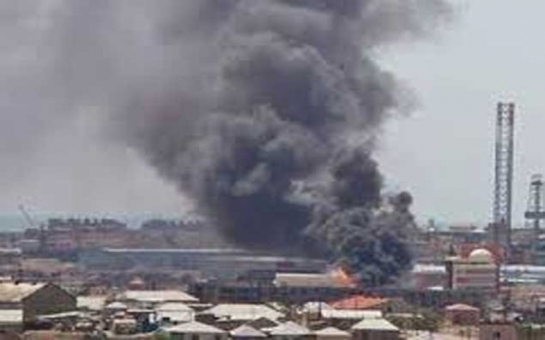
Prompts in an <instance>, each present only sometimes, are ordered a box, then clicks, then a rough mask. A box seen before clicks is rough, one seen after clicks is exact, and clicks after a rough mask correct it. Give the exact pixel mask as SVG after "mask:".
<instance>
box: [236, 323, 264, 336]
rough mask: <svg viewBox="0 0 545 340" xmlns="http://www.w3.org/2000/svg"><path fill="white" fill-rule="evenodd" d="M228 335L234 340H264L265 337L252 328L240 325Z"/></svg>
mask: <svg viewBox="0 0 545 340" xmlns="http://www.w3.org/2000/svg"><path fill="white" fill-rule="evenodd" d="M229 334H230V335H231V336H232V337H234V338H266V337H267V335H266V334H265V333H263V332H260V331H258V330H257V329H255V328H253V327H252V326H248V325H242V326H240V327H237V328H235V329H233V330H232V331H231V332H229Z"/></svg>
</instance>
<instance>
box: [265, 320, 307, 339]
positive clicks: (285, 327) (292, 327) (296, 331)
mask: <svg viewBox="0 0 545 340" xmlns="http://www.w3.org/2000/svg"><path fill="white" fill-rule="evenodd" d="M268 332H269V333H270V334H271V335H280V336H294V335H295V336H303V335H310V334H311V332H310V330H309V329H308V328H306V327H303V326H301V325H298V324H296V323H295V322H293V321H288V322H286V323H283V324H280V325H278V326H276V327H274V328H271V329H269V330H268Z"/></svg>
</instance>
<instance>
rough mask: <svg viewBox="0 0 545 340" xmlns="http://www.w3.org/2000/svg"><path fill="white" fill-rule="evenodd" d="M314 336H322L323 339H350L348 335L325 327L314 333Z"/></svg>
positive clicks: (333, 328) (336, 329)
mask: <svg viewBox="0 0 545 340" xmlns="http://www.w3.org/2000/svg"><path fill="white" fill-rule="evenodd" d="M314 335H317V336H324V337H347V338H349V337H351V335H350V333H348V332H345V331H342V330H340V329H338V328H335V327H327V328H324V329H321V330H319V331H315V332H314Z"/></svg>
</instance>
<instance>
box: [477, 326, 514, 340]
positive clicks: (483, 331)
mask: <svg viewBox="0 0 545 340" xmlns="http://www.w3.org/2000/svg"><path fill="white" fill-rule="evenodd" d="M517 339H518V338H517V332H516V329H515V326H513V325H509V324H482V325H481V327H480V328H479V340H517Z"/></svg>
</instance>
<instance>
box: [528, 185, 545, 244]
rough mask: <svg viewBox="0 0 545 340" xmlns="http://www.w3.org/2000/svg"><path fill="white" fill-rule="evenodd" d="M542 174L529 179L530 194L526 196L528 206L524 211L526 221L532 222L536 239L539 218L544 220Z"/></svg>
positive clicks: (536, 238)
mask: <svg viewBox="0 0 545 340" xmlns="http://www.w3.org/2000/svg"><path fill="white" fill-rule="evenodd" d="M543 184H544V183H543V176H542V175H533V176H532V179H531V181H530V193H529V194H530V195H529V196H528V208H527V209H526V212H525V213H524V217H525V218H526V220H527V222H531V223H532V227H533V228H534V236H535V238H534V240H536V241H537V240H538V238H539V234H540V231H541V220H545V210H544V207H543V203H544V202H543V200H544V199H545V187H544V186H543Z"/></svg>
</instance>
